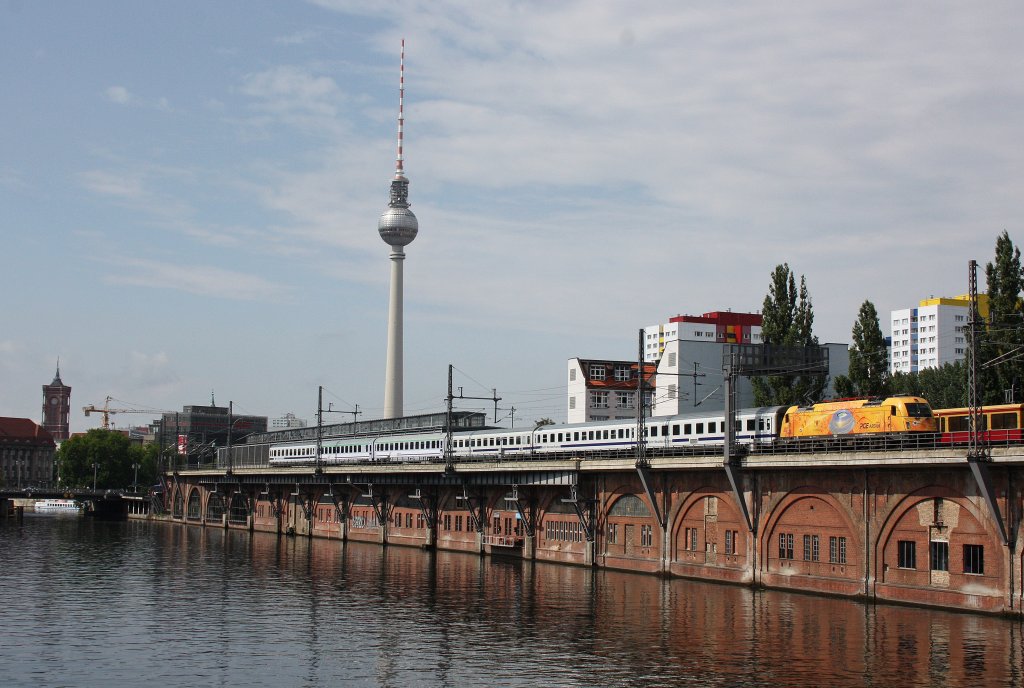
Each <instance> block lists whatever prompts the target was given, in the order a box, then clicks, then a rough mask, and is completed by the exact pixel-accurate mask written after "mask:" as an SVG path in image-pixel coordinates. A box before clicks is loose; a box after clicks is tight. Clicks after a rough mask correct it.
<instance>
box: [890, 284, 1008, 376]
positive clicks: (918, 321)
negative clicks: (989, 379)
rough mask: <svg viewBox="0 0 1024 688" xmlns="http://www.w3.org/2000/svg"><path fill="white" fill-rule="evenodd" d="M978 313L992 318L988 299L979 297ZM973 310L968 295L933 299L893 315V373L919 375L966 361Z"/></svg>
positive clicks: (891, 324) (895, 311)
mask: <svg viewBox="0 0 1024 688" xmlns="http://www.w3.org/2000/svg"><path fill="white" fill-rule="evenodd" d="M978 311H979V313H980V315H981V317H982V318H986V317H988V296H987V295H985V294H979V295H978ZM970 316H971V308H970V300H969V299H968V297H967V295H966V294H965V295H962V296H956V297H953V298H934V297H930V298H927V299H924V300H922V301H921V303H920V304H918V306H917V308H901V309H899V310H894V311H891V312H890V318H889V323H890V328H889V331H890V335H891V337H892V347H891V349H890V351H891V358H890V365H889V372H891V373H895V372H901V373H916V372H917V371H919V370H924V369H926V368H938V367H939V366H941V365H943V364H945V363H953V362H954V361H960V360H963V359H964V357H965V356H966V354H967V328H968V325H969V323H970Z"/></svg>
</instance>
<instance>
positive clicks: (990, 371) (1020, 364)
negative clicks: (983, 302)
mask: <svg viewBox="0 0 1024 688" xmlns="http://www.w3.org/2000/svg"><path fill="white" fill-rule="evenodd" d="M985 280H986V282H987V284H988V326H987V328H986V331H985V333H984V335H983V339H982V342H981V346H980V354H981V355H980V356H979V359H978V360H979V363H986V362H988V361H994V360H999V361H1000V362H999V363H997V364H995V365H992V366H991V367H989V368H987V369H985V370H984V371H982V387H983V393H982V398H983V400H984V403H986V404H1002V403H1004V402H1006V401H1007V400H1017V399H1020V396H1021V382H1022V380H1024V358H1021V357H1020V356H1018V357H1016V358H1013V354H1014V352H1016V353H1017V354H1020V353H1022V351H1018V350H1019V349H1021V347H1024V310H1022V305H1021V292H1022V291H1024V273H1022V272H1021V262H1020V249H1019V248H1017V247H1015V246H1014V245H1013V241H1011V240H1010V235H1009V234H1008V233H1007V232H1006V231H1004V232H1003V233H1002V234H1000V235H999V237H998V238H997V239H996V253H995V262H994V263H988V264H987V265H985ZM1003 357H1005V360H1004V358H1003Z"/></svg>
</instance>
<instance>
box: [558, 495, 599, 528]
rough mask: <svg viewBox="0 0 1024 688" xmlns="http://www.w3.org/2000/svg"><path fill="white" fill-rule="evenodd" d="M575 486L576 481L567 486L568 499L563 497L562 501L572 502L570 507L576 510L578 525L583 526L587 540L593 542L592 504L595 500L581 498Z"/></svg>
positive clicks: (565, 502)
mask: <svg viewBox="0 0 1024 688" xmlns="http://www.w3.org/2000/svg"><path fill="white" fill-rule="evenodd" d="M576 488H577V486H576V483H573V484H572V485H571V486H570V487H569V490H570V492H569V494H570V497H569V499H563V500H562V503H563V504H572V508H573V509H574V510H575V511H576V517H577V518H578V519H579V520H580V525H581V526H583V533H584V535H586V538H587V542H593V541H594V539H595V533H594V504H595V503H596V502H595V501H594V500H593V499H583V500H581V499H580V498H579V494H578V493H577V489H576Z"/></svg>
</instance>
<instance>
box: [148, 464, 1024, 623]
mask: <svg viewBox="0 0 1024 688" xmlns="http://www.w3.org/2000/svg"><path fill="white" fill-rule="evenodd" d="M905 458H906V457H903V458H901V459H900V460H896V461H891V462H889V463H884V462H878V461H875V460H872V461H870V462H868V461H860V462H859V463H858V462H856V461H849V462H846V464H843V463H842V462H837V461H830V462H816V461H815V460H814V457H804V458H803V459H802V460H800V461H795V460H786V461H780V460H778V459H777V458H774V459H772V460H771V462H772V464H771V465H770V466H767V467H766V466H764V463H765V462H762V464H761V465H758V463H757V461H755V460H750V461H747V462H746V464H745V465H742V466H738V469H739V470H737V471H736V474H735V475H736V476H737V479H738V485H737V490H734V489H733V487H732V483H731V482H730V479H729V474H728V473H727V472H726V471H725V470H724V468H723V464H722V463H721V459H719V460H718V461H717V463H716V462H715V461H713V460H710V461H705V462H703V463H694V462H690V463H689V464H687V465H681V464H680V463H679V462H672V461H661V462H657V461H655V462H652V463H651V465H650V466H649V468H648V469H647V470H646V471H644V470H640V469H637V468H636V466H635V465H634V463H633V462H631V461H621V462H617V463H616V462H601V463H597V462H595V463H594V464H589V463H588V462H586V461H574V462H551V464H550V465H544V466H538V465H536V464H527V463H525V462H524V463H523V464H519V465H508V464H504V465H498V464H495V465H475V466H458V465H457V466H455V470H454V471H452V470H451V469H450V468H449V470H448V471H445V470H444V466H433V467H432V468H427V467H424V466H416V467H415V469H411V468H410V469H403V467H401V466H389V467H380V466H378V467H360V468H358V469H356V468H346V469H335V468H331V469H328V470H326V471H324V472H323V473H319V474H315V475H314V474H313V473H312V471H311V470H309V469H306V470H304V471H300V470H297V469H287V470H280V469H279V470H277V471H274V470H272V469H246V471H241V470H239V471H235V473H234V474H233V475H227V476H226V475H224V472H223V471H221V472H217V471H203V470H195V471H189V472H180V473H176V474H173V475H168V476H167V477H166V488H165V502H166V504H165V509H166V518H168V519H170V520H172V521H175V522H179V523H182V524H190V525H195V526H204V527H225V528H239V529H249V530H252V531H261V532H271V533H279V534H285V535H294V536H298V537H320V538H329V539H337V540H342V541H359V542H371V543H378V544H380V545H382V546H392V545H395V546H407V547H421V548H438V549H445V550H456V551H463V552H475V553H479V554H480V555H483V556H487V555H494V556H511V557H520V558H523V559H527V560H536V561H547V562H556V563H562V564H569V565H578V566H598V567H607V568H612V569H621V570H627V571H636V572H642V573H649V574H655V575H663V576H673V577H684V578H694V579H700V580H706V581H718V582H723V583H731V584H739V585H747V586H754V587H771V588H780V589H785V590H792V591H801V592H808V593H817V594H826V595H838V596H845V597H854V598H861V599H867V600H879V601H888V602H896V603H908V604H915V605H928V606H939V607H947V608H954V609H961V610H971V611H978V612H986V613H999V614H1007V615H1013V616H1024V609H1022V595H1021V590H1022V587H1024V560H1022V557H1024V551H1022V548H1021V547H1020V546H1019V545H1018V543H1019V542H1020V540H1021V538H1020V535H1021V520H1022V519H1021V514H1022V511H1024V475H1022V470H1024V456H1020V457H1018V456H1016V455H1007V456H1003V457H993V460H992V461H990V462H987V463H986V465H985V470H984V477H985V478H986V481H987V482H984V483H983V481H980V480H979V479H978V478H977V477H976V473H975V472H972V470H971V468H970V467H969V465H968V463H967V461H966V460H963V459H961V460H956V461H954V460H952V459H951V458H950V457H936V456H931V457H923V458H922V457H918V458H919V459H920V460H916V461H911V460H905ZM993 505H994V506H995V508H993ZM744 507H745V508H744ZM748 518H749V520H748ZM1004 533H1005V537H1004Z"/></svg>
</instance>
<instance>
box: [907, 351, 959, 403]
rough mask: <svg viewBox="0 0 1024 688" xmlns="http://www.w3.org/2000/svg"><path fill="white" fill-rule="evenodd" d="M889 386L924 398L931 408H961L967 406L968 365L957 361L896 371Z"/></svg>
mask: <svg viewBox="0 0 1024 688" xmlns="http://www.w3.org/2000/svg"><path fill="white" fill-rule="evenodd" d="M889 388H890V390H891V393H892V394H913V395H915V396H919V397H924V398H925V399H927V400H928V402H929V403H930V404H931V407H932V408H933V409H940V408H963V407H965V406H967V364H966V363H965V362H964V361H956V362H954V363H944V364H942V365H941V366H939V367H938V368H925V369H924V370H920V371H918V372H916V373H904V372H900V371H897V372H895V373H893V375H892V378H891V379H890V381H889Z"/></svg>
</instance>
